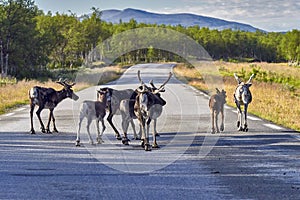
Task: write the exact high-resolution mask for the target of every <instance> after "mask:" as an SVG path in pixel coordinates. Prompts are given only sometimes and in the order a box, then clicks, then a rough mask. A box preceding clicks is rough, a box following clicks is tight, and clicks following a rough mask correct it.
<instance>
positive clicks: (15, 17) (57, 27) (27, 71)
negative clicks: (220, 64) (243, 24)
mask: <svg viewBox="0 0 300 200" xmlns="http://www.w3.org/2000/svg"><path fill="white" fill-rule="evenodd" d="M144 27H161V28H169V29H172V30H175V31H178V32H180V33H183V34H186V35H188V36H190V37H191V38H192V39H194V40H195V41H196V42H198V43H199V44H200V45H202V46H203V47H204V48H205V49H206V50H207V51H208V53H209V54H210V55H211V57H212V58H213V59H224V60H231V59H234V60H235V59H238V60H243V59H244V60H248V61H266V62H292V63H297V64H299V61H300V31H299V30H293V31H290V32H287V33H264V32H259V31H257V32H255V33H251V32H243V31H232V30H223V31H218V30H210V29H208V28H200V27H199V26H193V27H183V26H181V25H178V26H168V25H155V24H144V23H137V22H136V21H135V20H130V22H128V23H124V22H121V21H120V23H118V24H112V23H107V22H105V21H102V20H101V11H100V10H99V9H96V8H92V14H91V15H90V16H83V17H80V18H79V17H78V16H77V15H76V14H74V13H71V12H70V13H67V14H59V13H56V14H52V13H44V12H43V11H41V10H39V9H38V7H37V6H36V5H35V4H34V1H32V0H2V1H1V4H0V67H1V75H2V76H8V75H10V76H14V77H17V78H24V77H27V78H34V77H35V76H40V75H41V73H47V71H48V69H59V68H76V67H78V66H81V65H82V64H83V63H84V62H85V60H86V59H87V58H88V55H89V53H90V52H91V51H92V50H93V49H94V48H95V47H96V46H97V45H98V44H100V43H102V42H103V41H105V40H106V39H107V38H109V37H111V36H112V35H115V34H118V33H121V32H123V31H126V30H131V29H135V28H144ZM118 46H121V45H114V48H118ZM120 48H121V47H120ZM100 54H101V53H100ZM101 56H105V55H101ZM100 59H104V57H101V58H100ZM180 59H181V58H180V57H179V56H178V55H174V54H173V53H172V52H167V51H164V50H161V49H155V48H153V47H152V46H149V47H147V48H144V49H138V50H134V51H131V52H127V53H125V54H124V55H122V56H120V58H119V59H117V60H115V62H123V63H137V62H156V61H169V60H172V61H174V60H175V61H180Z"/></svg>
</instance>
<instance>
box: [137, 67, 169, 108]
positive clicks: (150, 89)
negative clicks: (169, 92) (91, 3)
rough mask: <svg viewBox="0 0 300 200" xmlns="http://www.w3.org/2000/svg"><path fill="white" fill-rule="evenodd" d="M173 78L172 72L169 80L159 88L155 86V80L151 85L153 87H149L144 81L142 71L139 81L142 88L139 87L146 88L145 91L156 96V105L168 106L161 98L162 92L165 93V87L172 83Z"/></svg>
mask: <svg viewBox="0 0 300 200" xmlns="http://www.w3.org/2000/svg"><path fill="white" fill-rule="evenodd" d="M171 77H172V73H171V72H170V73H169V76H168V78H167V80H166V81H165V82H164V83H163V84H162V85H161V86H160V87H158V88H157V87H156V86H155V85H154V83H153V80H151V81H150V83H149V84H150V85H151V87H149V86H147V85H146V84H145V83H144V82H143V81H142V79H141V74H140V71H138V79H139V81H140V83H141V86H140V87H139V89H142V88H144V90H147V91H148V92H151V93H152V94H154V101H155V104H160V105H162V106H164V105H166V101H165V100H164V99H163V98H161V95H160V92H165V87H164V86H165V85H166V84H167V83H168V82H169V81H170V79H171Z"/></svg>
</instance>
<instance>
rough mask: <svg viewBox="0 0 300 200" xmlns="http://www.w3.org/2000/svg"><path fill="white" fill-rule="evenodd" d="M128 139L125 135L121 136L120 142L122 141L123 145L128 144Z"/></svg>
mask: <svg viewBox="0 0 300 200" xmlns="http://www.w3.org/2000/svg"><path fill="white" fill-rule="evenodd" d="M128 141H130V140H129V139H128V138H127V137H123V138H122V143H123V144H124V145H129V143H128Z"/></svg>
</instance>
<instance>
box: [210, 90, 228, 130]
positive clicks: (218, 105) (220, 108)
mask: <svg viewBox="0 0 300 200" xmlns="http://www.w3.org/2000/svg"><path fill="white" fill-rule="evenodd" d="M216 90H217V94H214V95H212V96H211V97H210V99H209V108H210V112H211V123H212V128H211V133H213V134H214V133H216V132H217V133H220V130H221V131H224V104H225V103H226V92H225V90H222V91H221V92H220V90H219V89H218V88H216ZM219 113H221V120H222V122H221V125H220V129H219V126H218V115H219Z"/></svg>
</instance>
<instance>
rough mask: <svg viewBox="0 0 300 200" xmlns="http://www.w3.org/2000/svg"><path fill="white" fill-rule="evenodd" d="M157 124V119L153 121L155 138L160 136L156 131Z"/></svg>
mask: <svg viewBox="0 0 300 200" xmlns="http://www.w3.org/2000/svg"><path fill="white" fill-rule="evenodd" d="M156 122H157V119H153V131H154V134H155V136H158V137H159V136H160V135H159V134H158V132H157V130H156Z"/></svg>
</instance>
